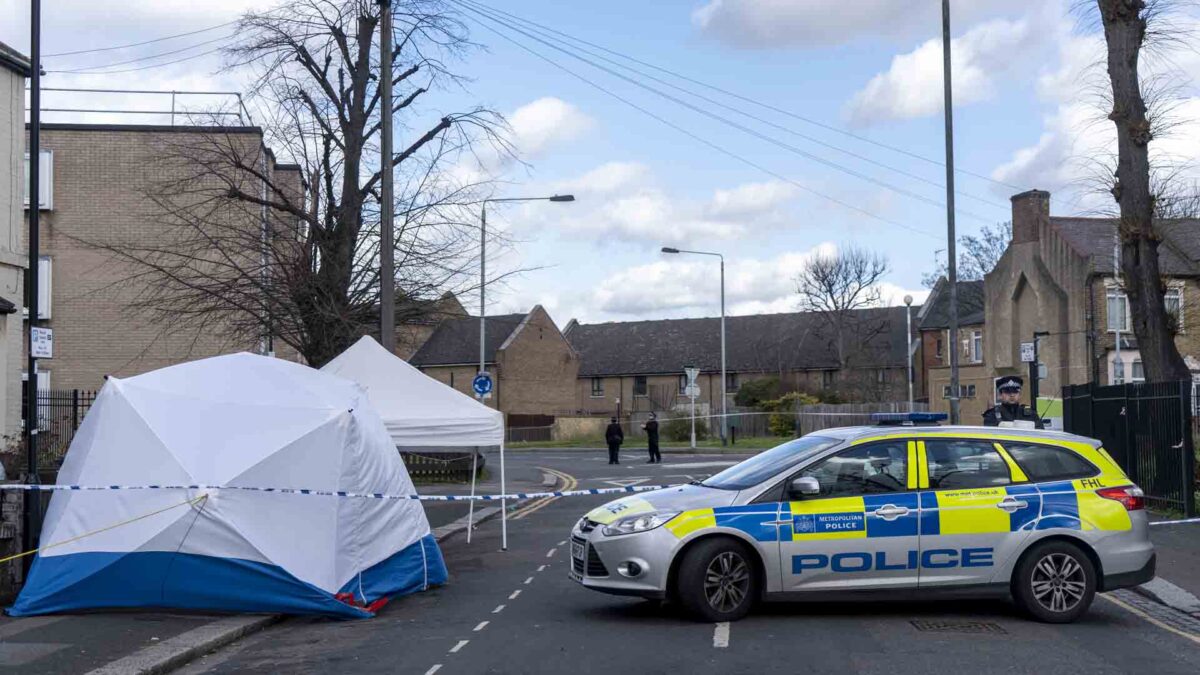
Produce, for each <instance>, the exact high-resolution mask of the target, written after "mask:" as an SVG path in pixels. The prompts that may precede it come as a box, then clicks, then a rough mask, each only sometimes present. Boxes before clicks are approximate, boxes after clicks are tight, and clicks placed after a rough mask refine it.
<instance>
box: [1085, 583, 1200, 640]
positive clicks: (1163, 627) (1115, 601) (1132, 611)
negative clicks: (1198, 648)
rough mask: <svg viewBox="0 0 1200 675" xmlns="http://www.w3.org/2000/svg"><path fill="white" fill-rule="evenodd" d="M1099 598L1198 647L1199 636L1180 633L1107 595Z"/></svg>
mask: <svg viewBox="0 0 1200 675" xmlns="http://www.w3.org/2000/svg"><path fill="white" fill-rule="evenodd" d="M1099 597H1101V598H1104V599H1105V600H1107V601H1109V602H1111V603H1113V604H1115V605H1117V606H1119V607H1122V608H1123V609H1125V610H1126V611H1127V612H1130V613H1131V614H1135V615H1137V616H1140V617H1141V618H1143V619H1145V620H1146V621H1149V622H1150V623H1152V624H1154V625H1155V626H1158V627H1159V628H1161V629H1163V630H1168V631H1171V632H1172V633H1174V634H1176V635H1178V636H1179V637H1182V638H1186V639H1188V640H1191V641H1192V642H1195V643H1196V644H1198V645H1200V635H1195V634H1193V633H1188V632H1187V631H1182V630H1179V629H1178V628H1176V627H1174V626H1171V625H1168V624H1165V623H1163V622H1162V621H1159V620H1158V619H1156V618H1154V617H1152V616H1150V615H1149V614H1147V613H1145V612H1143V611H1142V610H1140V609H1138V608H1137V607H1134V606H1133V605H1130V604H1128V603H1126V602H1122V601H1121V600H1118V599H1116V598H1114V597H1111V596H1108V595H1100V596H1099Z"/></svg>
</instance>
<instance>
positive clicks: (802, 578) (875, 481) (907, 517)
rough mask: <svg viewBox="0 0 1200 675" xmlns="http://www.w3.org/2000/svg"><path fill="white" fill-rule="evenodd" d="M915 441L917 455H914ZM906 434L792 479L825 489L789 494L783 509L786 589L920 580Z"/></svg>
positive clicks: (861, 448)
mask: <svg viewBox="0 0 1200 675" xmlns="http://www.w3.org/2000/svg"><path fill="white" fill-rule="evenodd" d="M910 446H911V448H912V452H910ZM910 454H911V455H913V457H914V462H915V455H916V451H915V445H913V444H911V443H910V442H909V441H908V439H889V440H884V441H875V442H870V443H864V444H861V445H856V446H853V447H850V448H848V449H846V450H843V451H841V452H839V453H837V454H835V455H832V456H830V457H827V458H825V459H823V460H820V461H818V462H816V463H815V464H813V465H811V466H809V467H806V468H805V469H803V470H801V471H800V472H798V473H796V474H794V475H793V476H791V478H789V479H788V483H787V484H785V486H784V488H785V490H787V489H788V488H789V487H790V484H791V481H792V480H794V479H796V478H800V477H811V478H815V479H816V480H817V482H818V483H819V484H820V493H819V494H816V495H810V496H804V495H796V494H788V493H785V496H784V502H783V504H782V508H781V509H780V522H781V523H784V522H787V521H790V526H789V525H783V524H781V525H780V542H779V556H780V558H779V562H780V568H781V572H782V576H783V590H784V591H787V592H792V591H818V590H839V589H846V590H849V589H859V588H903V587H906V586H915V585H916V584H917V565H916V562H917V555H918V550H919V545H918V537H919V536H920V535H919V532H918V529H919V528H918V524H919V508H918V493H917V490H916V487H917V485H916V482H915V476H913V478H914V480H911V481H910V470H909V466H910V463H912V462H910V461H909V455H910Z"/></svg>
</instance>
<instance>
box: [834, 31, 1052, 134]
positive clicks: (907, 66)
mask: <svg viewBox="0 0 1200 675" xmlns="http://www.w3.org/2000/svg"><path fill="white" fill-rule="evenodd" d="M1035 25H1036V28H1035ZM1053 34H1054V31H1048V30H1046V26H1045V25H1043V24H1040V22H1039V23H1038V24H1034V23H1033V21H1032V20H1031V19H1030V18H1023V19H1021V20H1018V21H1007V20H1003V19H996V20H993V21H988V22H985V23H982V24H979V25H977V26H975V27H973V28H971V29H970V30H968V31H967V32H966V33H964V34H963V35H962V37H958V38H953V39H952V40H951V41H950V50H951V56H952V59H951V63H952V68H953V72H952V75H953V81H954V102H955V104H956V105H963V104H968V103H975V102H977V101H983V100H987V99H990V98H992V97H993V96H995V95H996V89H997V84H998V81H999V80H1000V79H1001V78H1002V77H1004V76H1005V75H1007V74H1008V73H1009V72H1019V71H1021V70H1022V69H1023V68H1024V67H1026V66H1028V65H1030V64H1032V63H1033V62H1034V58H1035V57H1036V55H1037V54H1038V53H1040V52H1041V51H1042V48H1043V47H1044V46H1048V43H1049V42H1050V39H1051V38H1052V37H1053ZM942 68H943V64H942V41H941V38H936V39H933V40H929V41H927V42H925V43H923V44H921V45H920V46H918V47H917V48H916V49H914V50H913V51H911V52H908V53H906V54H898V55H897V56H895V57H893V58H892V63H891V66H890V67H889V68H888V70H887V71H885V72H882V73H879V74H877V75H875V76H874V77H873V78H871V80H870V82H868V83H867V85H866V86H865V87H864V88H863V89H861V90H860V91H858V92H857V93H856V94H855V95H854V96H853V98H851V99H850V102H849V103H848V104H847V106H846V110H845V116H846V118H847V119H848V121H849V122H850V123H851V124H852V125H856V126H862V125H867V124H872V123H875V122H880V121H883V120H888V119H910V118H914V117H925V116H930V115H940V114H941V113H942V106H943V94H942Z"/></svg>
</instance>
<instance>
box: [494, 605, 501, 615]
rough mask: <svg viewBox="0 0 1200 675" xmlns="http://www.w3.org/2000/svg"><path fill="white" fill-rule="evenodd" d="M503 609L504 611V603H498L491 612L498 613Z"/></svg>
mask: <svg viewBox="0 0 1200 675" xmlns="http://www.w3.org/2000/svg"><path fill="white" fill-rule="evenodd" d="M503 611H504V605H499V606H498V607H496V609H493V610H492V614H499V613H500V612H503Z"/></svg>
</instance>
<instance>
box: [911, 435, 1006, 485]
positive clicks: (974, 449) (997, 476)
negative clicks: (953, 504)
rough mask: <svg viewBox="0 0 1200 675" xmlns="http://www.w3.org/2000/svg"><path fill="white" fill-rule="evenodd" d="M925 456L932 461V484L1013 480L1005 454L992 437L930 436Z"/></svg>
mask: <svg viewBox="0 0 1200 675" xmlns="http://www.w3.org/2000/svg"><path fill="white" fill-rule="evenodd" d="M925 458H926V461H928V463H929V487H930V488H932V489H934V490H962V489H966V488H980V487H995V486H997V485H1009V484H1011V483H1012V475H1011V474H1010V473H1009V470H1008V465H1007V464H1006V463H1005V462H1004V458H1003V457H1001V456H1000V453H999V452H996V448H995V447H994V446H993V445H992V442H991V441H974V440H959V439H945V440H928V441H925Z"/></svg>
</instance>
